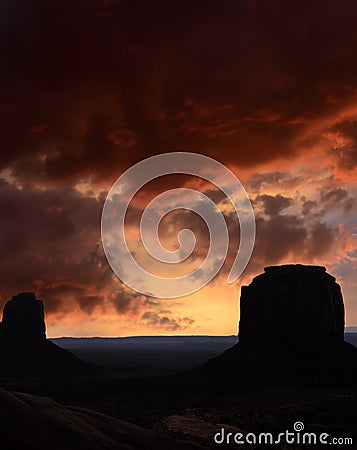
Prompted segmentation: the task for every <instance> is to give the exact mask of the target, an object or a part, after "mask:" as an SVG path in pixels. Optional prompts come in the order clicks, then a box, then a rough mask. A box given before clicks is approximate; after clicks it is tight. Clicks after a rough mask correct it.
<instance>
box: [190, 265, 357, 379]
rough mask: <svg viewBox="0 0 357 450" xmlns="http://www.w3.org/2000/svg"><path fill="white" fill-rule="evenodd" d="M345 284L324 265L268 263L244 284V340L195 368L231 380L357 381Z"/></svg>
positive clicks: (356, 354)
mask: <svg viewBox="0 0 357 450" xmlns="http://www.w3.org/2000/svg"><path fill="white" fill-rule="evenodd" d="M344 325H345V314H344V304H343V298H342V293H341V288H340V286H339V285H338V284H337V283H336V279H335V278H334V277H333V276H331V275H329V274H328V273H327V272H326V269H325V267H322V266H308V265H301V264H296V265H283V266H272V267H266V268H265V269H264V273H263V274H261V275H258V276H256V277H255V278H254V279H253V281H252V283H251V284H250V285H249V286H242V289H241V298H240V321H239V333H238V336H239V342H238V343H237V344H236V345H235V346H233V347H232V348H230V349H228V350H226V351H225V352H224V353H223V354H222V355H221V356H218V357H217V358H214V359H211V360H209V361H208V362H207V363H206V364H204V365H203V366H201V367H199V368H198V369H196V371H194V372H196V373H197V374H199V375H200V376H201V377H203V379H205V378H206V379H211V378H212V377H213V379H215V378H217V377H218V378H224V380H225V382H226V383H227V384H229V385H232V384H234V383H239V382H240V381H241V382H243V383H245V384H246V383H248V384H256V383H258V384H261V385H264V384H266V383H271V382H273V383H274V382H276V383H278V384H282V383H286V384H297V383H303V384H306V383H308V384H309V383H313V384H316V383H325V382H327V383H331V382H332V383H335V382H336V383H339V384H340V383H345V382H346V383H355V382H356V379H357V348H356V347H354V346H353V345H351V344H349V343H347V342H345V341H344Z"/></svg>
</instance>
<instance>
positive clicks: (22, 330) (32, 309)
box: [2, 292, 46, 340]
mask: <svg viewBox="0 0 357 450" xmlns="http://www.w3.org/2000/svg"><path fill="white" fill-rule="evenodd" d="M2 330H3V333H4V334H6V335H8V336H13V337H16V338H24V339H40V340H43V339H46V326H45V314H44V308H43V303H42V301H41V300H37V299H36V296H35V294H34V293H33V292H23V293H21V294H18V295H14V296H13V297H12V300H10V301H8V302H7V303H6V305H5V307H4V311H3V318H2Z"/></svg>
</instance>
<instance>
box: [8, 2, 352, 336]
mask: <svg viewBox="0 0 357 450" xmlns="http://www.w3.org/2000/svg"><path fill="white" fill-rule="evenodd" d="M22 3H23V4H21V5H19V4H18V2H13V1H10V0H6V1H4V2H2V3H1V6H0V29H1V33H2V55H3V60H4V63H5V66H6V70H3V71H2V72H1V73H0V82H1V86H2V101H1V105H0V118H1V124H2V126H1V131H0V145H1V152H0V227H1V236H0V250H1V256H2V258H1V261H0V281H1V292H0V301H1V302H2V303H4V302H5V301H6V300H7V299H9V297H10V296H11V295H13V294H14V293H16V292H18V291H27V290H31V289H33V290H36V293H37V294H38V296H39V297H42V298H43V299H44V301H45V304H46V311H47V314H48V324H49V327H48V328H49V330H50V333H51V332H52V331H51V330H55V331H54V332H55V333H57V334H61V333H67V334H76V331H73V327H74V329H76V330H78V331H77V333H78V334H80V333H87V334H90V333H98V334H103V335H118V334H121V333H126V334H133V333H134V334H141V333H145V332H155V329H156V330H166V331H167V332H168V333H169V332H172V333H174V332H177V331H185V332H188V333H190V332H193V331H194V332H201V333H207V332H211V333H215V332H216V331H217V330H220V331H219V332H227V333H231V332H232V331H235V326H236V319H237V318H236V317H235V316H234V315H235V312H234V313H233V314H232V317H231V318H228V319H226V320H231V323H230V324H229V325H228V324H227V326H226V325H222V323H221V322H222V321H223V319H222V317H223V316H220V314H219V312H218V311H217V310H216V309H214V308H215V306H213V305H215V303H214V302H215V301H216V297H217V295H218V294H217V292H218V291H217V290H218V289H220V292H222V298H223V297H225V296H227V298H228V297H229V299H230V301H231V303H234V304H236V302H237V297H238V293H239V287H240V283H241V282H249V281H250V279H251V277H252V276H254V275H256V274H257V273H258V272H260V271H261V270H262V269H263V267H264V266H267V265H269V264H279V263H292V262H304V263H315V264H324V265H326V266H327V268H328V270H330V271H331V273H333V274H336V276H337V277H338V280H339V282H341V284H342V287H343V291H344V293H345V298H346V304H347V307H348V308H349V309H348V310H349V311H351V313H348V315H347V318H348V321H349V324H350V325H355V324H356V323H357V308H356V306H355V305H356V301H357V299H356V294H355V292H356V290H355V284H354V283H355V282H354V279H353V273H354V271H355V270H356V269H357V260H356V248H357V242H356V229H357V222H356V217H357V214H356V202H355V198H356V194H357V190H356V184H355V180H356V172H357V164H356V163H357V156H356V155H357V153H356V148H357V147H356V146H357V60H356V57H355V53H356V48H357V34H356V33H355V31H354V30H355V23H356V19H357V3H356V2H355V1H352V0H346V1H345V2H344V4H343V7H342V6H341V4H340V3H339V2H336V1H332V0H328V1H324V2H323V1H322V0H312V1H310V2H303V3H302V2H300V1H297V0H296V1H295V0H293V1H289V2H283V1H281V0H271V1H269V2H259V1H255V0H245V1H239V2H234V1H231V0H223V1H222V2H212V1H203V0H202V1H201V0H199V1H195V2H186V3H182V2H178V1H176V0H174V1H173V2H170V3H167V2H163V1H162V0H154V1H153V2H144V1H139V0H133V1H130V2H123V1H116V0H79V1H76V2H73V1H70V0H63V1H61V2H51V3H49V2H47V1H46V0H34V1H31V2H28V3H26V2H22ZM178 150H179V151H193V152H198V153H203V154H206V155H208V156H212V157H214V158H216V159H218V160H219V161H221V162H222V163H224V164H226V165H227V166H228V167H229V168H230V169H231V170H233V172H234V173H235V174H236V175H237V176H238V177H239V179H240V180H241V181H242V182H243V184H244V187H245V189H246V190H247V193H248V195H249V197H250V198H251V200H252V203H253V206H254V209H255V213H256V217H257V222H256V224H257V239H256V245H255V249H254V252H253V258H252V260H251V262H250V264H249V266H248V267H247V270H246V272H245V274H244V275H243V277H242V279H241V280H240V281H239V282H238V283H237V284H236V286H235V288H234V289H233V290H230V291H228V290H226V289H228V288H227V287H226V275H227V272H228V271H229V269H230V266H231V263H232V261H233V260H234V256H235V253H236V251H237V249H238V243H239V242H238V241H239V227H238V221H237V218H236V217H234V214H233V213H232V208H231V207H230V205H229V202H227V199H225V198H224V196H223V195H222V192H220V191H218V190H215V189H214V188H213V186H212V185H209V184H207V183H205V182H204V181H202V180H200V179H196V180H192V179H190V178H189V177H187V176H184V175H182V176H181V175H179V176H173V177H161V178H160V179H158V180H156V181H155V182H153V183H151V184H149V185H147V186H145V187H144V188H143V189H142V190H141V191H140V192H139V194H138V195H137V196H136V197H135V199H134V201H133V204H132V205H131V207H130V208H129V210H128V215H127V218H126V226H127V230H126V231H127V235H128V237H129V240H130V242H131V243H133V250H134V252H135V253H136V256H138V257H139V258H143V257H142V254H143V248H142V246H140V244H139V239H138V232H139V222H140V215H141V211H142V209H143V208H144V207H145V206H146V205H147V204H148V202H149V201H151V200H152V198H153V197H154V196H155V195H156V194H157V193H159V192H162V191H164V190H166V189H169V188H173V187H180V186H185V187H191V188H193V189H198V190H200V191H201V192H204V193H206V194H207V195H208V196H209V197H210V198H211V199H212V200H213V201H214V202H215V203H216V204H218V205H219V207H220V208H221V210H222V212H223V213H224V214H225V217H226V221H227V225H228V229H229V234H230V237H231V241H230V247H229V252H228V258H227V262H226V264H225V266H224V267H223V270H222V272H221V273H220V274H219V276H218V277H217V278H216V279H215V280H214V282H213V283H212V284H211V285H210V286H209V287H207V288H205V289H204V290H203V291H202V293H201V294H200V293H198V294H197V296H194V297H193V298H194V299H197V298H202V299H203V300H205V301H206V299H209V300H207V302H206V303H205V301H202V303H200V306H198V304H199V303H196V301H192V302H191V300H192V298H191V297H188V298H187V299H184V300H183V301H182V302H181V303H180V304H177V303H174V302H172V304H171V305H172V306H168V307H167V308H166V312H165V310H164V309H163V307H162V301H160V300H157V302H158V303H156V302H154V301H153V300H152V299H149V298H147V297H145V296H142V295H140V294H138V293H136V292H134V291H132V290H131V289H129V288H127V287H126V286H125V285H123V284H122V283H121V282H120V281H119V280H118V279H117V278H116V277H115V275H114V274H113V272H112V271H111V269H110V267H109V266H108V264H107V261H106V258H105V255H104V253H103V250H102V247H101V240H100V216H101V209H102V206H103V203H104V199H105V195H106V193H107V191H108V189H109V188H110V186H111V185H112V183H113V182H114V181H115V179H116V178H117V177H118V176H119V175H120V174H121V173H122V172H123V171H124V170H125V169H126V168H128V167H129V166H130V165H131V164H133V163H135V162H138V161H140V160H142V159H143V158H145V157H148V156H150V155H153V154H158V153H162V152H171V151H178ZM183 228H190V229H191V230H192V231H193V232H194V233H195V234H196V237H197V246H196V249H195V253H194V254H193V255H192V257H191V258H189V259H188V261H187V262H188V263H189V264H188V267H189V268H190V269H192V267H193V266H194V265H195V264H198V263H200V261H202V259H203V258H204V257H205V255H206V253H207V248H208V233H207V227H206V226H205V225H204V224H203V223H202V220H201V219H199V218H198V217H197V215H195V214H193V213H189V212H187V211H186V212H184V211H178V212H174V213H172V214H170V215H169V216H168V217H166V218H165V219H164V220H163V221H162V224H160V238H161V239H162V242H163V245H165V246H166V247H167V248H169V249H174V248H176V247H177V245H178V242H177V235H178V232H179V231H180V230H181V229H183ZM144 259H145V258H144ZM148 267H149V268H152V269H153V270H159V271H160V270H161V269H160V267H157V266H156V265H155V263H152V262H150V261H149V263H148ZM162 273H163V272H162ZM165 274H166V273H165ZM210 289H211V290H210ZM212 292H214V293H215V294H214V295H213V294H212ZM228 292H229V293H228ZM200 295H201V297H200ZM214 297H215V298H214ZM222 302H223V303H224V300H222ZM193 305H195V306H193ZM225 308H228V309H227V310H229V311H231V309H229V308H230V307H228V306H227V304H225ZM207 311H214V313H213V317H212V316H211V315H210V314H209V313H208V312H207ZM234 311H235V310H234ZM208 315H209V317H208ZM208 319H209V320H208ZM82 324H86V326H87V330H86V329H85V325H82ZM225 326H226V327H227V328H224V327H225ZM222 330H226V331H222Z"/></svg>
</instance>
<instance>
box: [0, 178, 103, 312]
mask: <svg viewBox="0 0 357 450" xmlns="http://www.w3.org/2000/svg"><path fill="white" fill-rule="evenodd" d="M100 210H101V203H100V202H99V201H98V200H96V199H94V198H90V197H85V196H84V195H82V194H80V193H79V192H78V191H76V190H74V189H70V188H53V189H46V190H44V189H38V188H34V187H31V186H29V185H27V186H22V187H21V188H19V187H18V186H14V185H11V184H9V183H7V182H5V181H2V182H1V184H0V228H1V237H0V248H1V260H0V280H1V287H2V288H1V295H2V300H6V299H8V298H9V297H10V296H11V295H13V294H14V293H16V292H18V291H28V290H36V292H37V293H38V294H39V296H43V299H44V300H45V302H46V310H47V311H48V312H59V311H60V310H61V309H62V311H63V312H66V311H67V312H68V311H69V310H71V309H73V304H75V302H76V301H77V300H78V304H79V306H80V307H81V308H82V309H84V310H87V311H89V310H90V309H91V306H93V305H94V304H95V303H98V302H99V297H98V298H95V297H94V292H100V290H101V289H104V288H105V287H106V286H107V285H108V284H109V283H110V282H111V279H112V272H111V271H110V269H109V266H108V265H107V263H106V260H105V257H104V254H103V252H102V250H101V248H100V247H99V240H100V235H99V220H100ZM85 298H87V300H88V301H87V305H85Z"/></svg>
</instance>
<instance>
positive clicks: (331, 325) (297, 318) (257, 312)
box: [239, 264, 344, 345]
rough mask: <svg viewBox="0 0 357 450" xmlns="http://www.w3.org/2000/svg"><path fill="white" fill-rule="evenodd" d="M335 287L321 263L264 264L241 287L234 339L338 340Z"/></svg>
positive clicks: (339, 304) (340, 318)
mask: <svg viewBox="0 0 357 450" xmlns="http://www.w3.org/2000/svg"><path fill="white" fill-rule="evenodd" d="M343 335H344V306H343V299H342V294H341V289H340V286H339V285H338V284H337V283H336V280H335V278H334V277H332V276H331V275H329V274H327V273H326V269H325V267H321V266H303V265H300V264H297V265H285V266H275V267H266V268H265V269H264V274H262V275H258V276H257V277H255V278H254V279H253V281H252V283H251V284H250V285H249V286H242V290H241V298H240V322H239V342H241V343H250V344H254V343H262V342H265V343H268V342H269V343H271V344H273V343H281V342H282V341H283V342H285V343H286V344H288V345H314V344H317V345H319V344H321V343H323V344H326V343H327V342H328V341H329V342H342V341H343Z"/></svg>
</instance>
